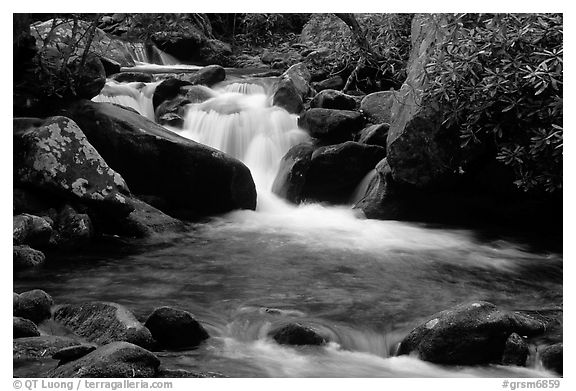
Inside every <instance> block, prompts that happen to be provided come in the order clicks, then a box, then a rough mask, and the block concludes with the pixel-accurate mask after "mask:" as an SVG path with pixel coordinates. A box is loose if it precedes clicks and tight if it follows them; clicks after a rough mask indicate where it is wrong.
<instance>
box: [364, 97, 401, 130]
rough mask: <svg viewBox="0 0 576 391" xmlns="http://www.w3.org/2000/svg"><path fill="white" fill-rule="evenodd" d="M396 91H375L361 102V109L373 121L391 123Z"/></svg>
mask: <svg viewBox="0 0 576 391" xmlns="http://www.w3.org/2000/svg"><path fill="white" fill-rule="evenodd" d="M394 100H395V98H394V91H380V92H373V93H371V94H368V95H366V96H365V97H364V98H363V99H362V101H361V102H360V110H361V111H362V112H363V113H364V114H365V115H366V117H367V118H368V120H369V121H370V122H372V123H375V124H379V123H384V122H385V123H390V122H391V114H392V113H391V111H392V104H393V103H394Z"/></svg>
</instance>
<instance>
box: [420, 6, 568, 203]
mask: <svg viewBox="0 0 576 391" xmlns="http://www.w3.org/2000/svg"><path fill="white" fill-rule="evenodd" d="M442 28H443V29H444V32H445V33H446V34H447V36H448V39H444V40H442V42H441V43H439V46H438V47H437V49H436V50H435V53H434V55H433V56H432V59H431V61H430V63H429V64H428V65H427V70H426V72H427V77H428V80H429V82H430V88H429V91H428V93H429V96H430V97H431V98H433V99H436V100H437V101H438V102H439V103H440V104H441V105H442V107H443V113H444V116H445V117H444V124H445V125H446V126H447V127H449V128H454V129H458V130H459V132H460V137H461V140H462V147H463V148H466V147H469V146H471V145H473V144H476V143H483V144H487V145H492V146H494V148H495V150H496V153H497V159H498V160H499V161H500V162H503V163H504V164H506V165H508V166H510V167H511V168H513V170H514V172H515V174H516V176H517V180H516V181H515V184H516V185H518V186H519V187H520V188H522V189H524V190H530V189H545V190H546V191H549V192H551V191H555V190H559V189H561V188H562V145H563V141H562V135H563V127H562V118H563V106H562V91H563V81H562V80H563V76H562V72H563V59H562V56H563V18H562V15H561V14H480V15H478V14H475V15H467V14H458V15H454V16H453V17H452V18H451V21H450V22H449V23H448V25H445V26H442Z"/></svg>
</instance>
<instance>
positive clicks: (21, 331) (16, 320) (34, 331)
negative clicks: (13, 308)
mask: <svg viewBox="0 0 576 391" xmlns="http://www.w3.org/2000/svg"><path fill="white" fill-rule="evenodd" d="M12 319H13V320H12V333H13V334H12V335H13V338H26V337H39V336H40V331H38V327H36V325H35V324H34V322H32V321H31V320H29V319H24V318H20V317H18V316H13V317H12Z"/></svg>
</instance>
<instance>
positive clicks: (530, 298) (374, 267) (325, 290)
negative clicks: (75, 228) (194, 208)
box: [15, 80, 562, 377]
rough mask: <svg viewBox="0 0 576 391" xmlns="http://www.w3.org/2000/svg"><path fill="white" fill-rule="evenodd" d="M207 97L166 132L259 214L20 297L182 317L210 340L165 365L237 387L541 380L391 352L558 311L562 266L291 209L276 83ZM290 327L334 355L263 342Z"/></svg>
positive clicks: (117, 251) (439, 231) (445, 232)
mask: <svg viewBox="0 0 576 391" xmlns="http://www.w3.org/2000/svg"><path fill="white" fill-rule="evenodd" d="M114 88H117V89H116V92H118V94H119V95H121V96H118V94H117V95H115V93H111V94H109V96H111V97H116V98H117V99H124V97H125V96H127V95H130V99H132V101H130V102H131V103H132V104H133V106H132V107H134V108H136V109H137V110H139V111H140V110H141V111H142V112H145V111H146V110H147V109H146V105H147V104H148V103H149V102H146V99H142V100H138V97H139V96H140V95H137V94H134V93H130V94H124V93H123V92H122V91H121V89H122V88H125V89H133V90H134V91H143V90H144V91H147V93H148V92H149V91H151V90H153V88H154V85H153V84H147V85H146V84H145V85H144V86H142V85H139V86H134V85H129V84H125V85H121V86H114ZM213 90H214V98H212V99H209V100H208V101H206V102H203V103H200V104H193V105H189V107H188V109H187V113H186V118H185V122H184V126H183V128H182V129H172V130H173V131H175V132H177V133H179V134H181V135H182V136H184V137H188V138H190V139H193V140H196V141H198V142H201V143H204V144H207V145H210V146H213V147H215V148H218V149H220V150H222V151H224V152H226V153H229V154H230V155H232V156H235V157H236V158H238V159H240V160H242V161H243V162H244V163H245V164H246V165H247V166H248V167H249V168H250V170H251V172H252V175H253V177H254V179H255V182H256V185H257V190H258V207H257V210H256V211H235V212H232V213H228V214H225V215H222V216H217V217H213V218H210V219H207V220H206V221H204V222H202V223H195V224H190V226H189V230H188V232H186V233H183V234H178V235H170V236H165V237H160V238H157V239H156V241H154V242H150V241H146V242H142V243H136V244H134V243H132V244H130V245H125V246H119V245H117V244H115V245H105V244H103V245H102V246H99V247H98V249H95V250H94V251H93V252H91V253H90V254H85V255H83V256H81V257H78V256H69V257H66V256H62V257H60V258H59V259H57V260H54V261H53V262H51V263H50V264H48V265H47V266H46V267H45V268H44V269H43V270H41V271H26V272H22V273H20V274H19V275H17V276H16V279H15V291H17V292H20V291H24V290H27V289H32V288H41V289H45V290H46V291H47V292H49V293H50V294H51V295H52V296H53V297H54V300H55V302H56V303H67V302H68V303H81V302H86V301H90V300H103V301H113V302H117V303H120V304H124V305H126V306H127V307H128V308H130V309H131V310H132V311H134V313H135V314H136V315H137V317H139V318H140V319H141V320H144V319H145V318H146V316H147V315H148V314H149V313H150V312H151V311H152V310H153V309H154V308H155V307H158V306H162V305H169V306H175V307H178V308H183V309H186V310H188V311H190V312H192V313H193V314H194V315H195V316H196V317H197V319H199V320H200V321H201V322H202V323H203V325H204V326H205V327H206V328H207V330H208V332H209V333H210V335H211V336H212V338H210V339H209V340H208V341H206V343H204V344H203V345H201V346H200V347H199V348H198V349H194V350H186V351H179V352H161V353H159V356H161V357H162V361H163V363H164V364H165V365H166V366H169V367H172V368H182V369H188V370H201V371H214V372H220V373H223V374H225V375H228V376H234V377H270V376H271V377H292V376H295V377H345V376H350V377H420V376H424V377H435V376H451V377H459V376H489V377H498V376H503V377H529V376H539V377H541V376H549V375H551V374H550V373H547V372H545V371H543V370H542V369H541V368H540V367H538V365H536V364H535V365H532V366H531V367H530V368H513V367H502V366H486V367H443V366H438V365H434V364H430V363H426V362H423V361H420V360H418V359H416V358H414V357H406V356H404V357H392V356H391V354H392V352H393V350H394V347H395V346H396V345H397V343H398V342H399V341H400V340H401V339H402V337H403V336H405V335H406V333H408V332H409V331H410V330H411V329H412V328H413V327H415V326H417V325H418V324H419V323H420V322H422V321H423V320H424V319H426V317H427V316H429V315H431V314H433V313H435V312H437V311H441V310H444V309H446V308H448V307H451V306H453V305H456V304H459V303H462V302H466V301H472V300H487V301H490V302H492V303H494V304H496V305H499V306H501V307H503V308H509V309H543V308H550V307H554V306H558V305H559V304H561V302H562V256H561V254H555V253H548V252H537V251H535V250H534V249H531V248H530V247H529V246H528V245H526V244H523V243H518V242H513V241H509V240H508V241H507V240H502V239H499V240H495V239H491V240H487V239H485V238H483V237H482V236H480V235H479V234H478V233H477V232H474V231H469V230H455V229H449V228H447V227H429V226H425V225H420V224H413V223H405V222H398V221H377V220H366V219H361V218H359V217H357V216H356V215H355V213H354V212H353V210H351V209H350V208H349V207H347V206H328V205H322V204H305V205H300V206H294V205H291V204H288V203H286V202H285V201H283V200H281V199H279V198H277V197H276V196H274V195H273V194H272V193H271V192H270V187H271V184H272V181H273V180H274V176H275V174H276V171H277V169H278V165H279V162H280V159H281V157H282V156H283V155H284V154H285V153H286V151H287V150H288V149H289V148H290V147H291V146H292V145H295V144H297V143H299V142H302V141H305V140H306V139H307V138H308V136H307V134H306V133H305V132H304V131H302V130H300V129H298V127H297V117H296V116H295V115H291V114H288V113H287V112H286V111H284V110H283V109H280V108H277V107H273V106H271V104H270V97H269V91H270V81H266V80H263V81H259V82H254V81H252V82H250V83H246V82H242V80H229V81H227V82H225V83H222V84H221V85H219V86H215V87H214V88H213ZM122 94H124V95H122ZM141 96H144V97H146V96H149V94H148V95H146V93H142V95H141ZM98 99H100V100H105V99H104V98H101V97H100V98H98ZM361 186H362V185H360V187H361ZM288 322H300V323H305V324H308V325H313V326H314V327H315V328H317V329H318V330H320V331H321V332H322V333H323V334H324V335H326V336H328V337H329V338H330V340H331V341H332V342H330V343H329V344H328V345H327V346H325V347H288V346H281V345H278V344H276V343H274V342H273V341H272V339H271V338H270V337H269V336H268V333H269V332H270V331H271V330H273V329H275V328H277V327H280V326H282V325H284V324H286V323H288ZM50 327H52V326H51V325H50V324H47V325H44V328H45V329H48V328H50ZM49 365H53V364H52V363H47V362H41V363H39V364H38V365H37V366H34V367H26V366H24V367H22V368H21V369H20V370H21V371H22V373H28V374H30V373H32V374H33V373H35V372H34V371H36V373H37V372H38V371H42V370H45V369H46V368H47V366H49ZM26 371H28V372H26Z"/></svg>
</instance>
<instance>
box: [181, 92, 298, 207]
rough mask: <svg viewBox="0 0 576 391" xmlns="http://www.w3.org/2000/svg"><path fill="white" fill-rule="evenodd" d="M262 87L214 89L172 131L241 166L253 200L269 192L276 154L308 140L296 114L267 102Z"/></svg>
mask: <svg viewBox="0 0 576 391" xmlns="http://www.w3.org/2000/svg"><path fill="white" fill-rule="evenodd" d="M263 90H264V88H263V87H262V86H260V85H252V84H246V83H234V84H229V85H228V86H226V87H224V88H223V89H222V90H220V91H215V94H216V96H215V97H213V98H211V99H209V100H207V101H205V102H202V103H198V104H191V105H188V108H187V112H186V116H185V119H184V126H183V129H182V130H180V131H178V130H177V131H178V133H180V135H182V136H184V137H187V138H189V139H191V140H194V141H196V142H199V143H202V144H205V145H209V146H211V147H213V148H216V149H218V150H220V151H223V152H225V153H227V154H229V155H231V156H233V157H235V158H236V159H239V160H240V161H242V162H243V163H244V164H246V165H247V166H248V168H250V171H251V172H252V176H253V178H254V182H255V183H256V188H257V191H258V195H259V199H258V202H259V204H260V203H261V202H262V201H264V199H263V197H266V196H269V194H270V189H271V187H272V183H273V181H274V178H275V176H276V173H277V171H278V168H279V164H280V161H281V159H282V157H283V156H284V155H285V154H286V152H288V150H289V149H290V148H291V147H292V146H294V145H296V144H299V143H301V142H303V141H305V140H306V139H307V138H308V135H307V133H306V132H305V131H303V130H301V129H299V128H298V116H297V115H294V114H290V113H288V112H287V111H286V110H284V109H282V108H280V107H275V106H272V105H271V102H270V97H269V96H267V95H265V94H263V93H262V91H263ZM229 91H236V92H229ZM238 91H243V92H244V93H240V92H238Z"/></svg>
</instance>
